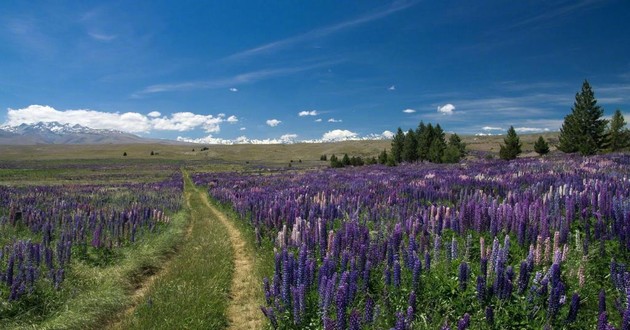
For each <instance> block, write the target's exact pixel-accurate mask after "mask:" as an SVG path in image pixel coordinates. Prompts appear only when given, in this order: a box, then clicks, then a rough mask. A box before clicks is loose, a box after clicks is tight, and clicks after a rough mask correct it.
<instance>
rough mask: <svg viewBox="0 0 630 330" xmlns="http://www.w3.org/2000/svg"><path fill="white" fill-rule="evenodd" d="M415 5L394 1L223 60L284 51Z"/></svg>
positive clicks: (410, 2)
mask: <svg viewBox="0 0 630 330" xmlns="http://www.w3.org/2000/svg"><path fill="white" fill-rule="evenodd" d="M416 3H418V1H396V2H394V3H393V4H392V5H391V6H389V7H387V8H380V9H379V10H377V11H376V12H374V13H370V14H366V15H363V16H359V17H357V18H354V19H351V20H347V21H344V22H341V23H337V24H333V25H329V26H325V27H322V28H319V29H315V30H311V31H309V32H306V33H303V34H300V35H297V36H293V37H290V38H286V39H282V40H276V41H273V42H270V43H267V44H264V45H260V46H257V47H254V48H251V49H248V50H245V51H242V52H239V53H236V54H232V55H230V56H228V57H227V58H225V60H240V59H245V58H248V57H252V56H256V55H258V54H263V53H272V52H275V51H279V50H281V49H285V48H288V47H290V46H293V45H296V44H299V43H302V42H306V41H310V40H314V39H318V38H323V37H326V36H329V35H332V34H334V33H337V32H340V31H343V30H347V29H350V28H353V27H356V26H359V25H363V24H366V23H369V22H371V21H375V20H378V19H381V18H385V17H387V16H389V15H392V14H394V13H397V12H399V11H402V10H404V9H407V8H409V7H411V6H413V5H415V4H416Z"/></svg>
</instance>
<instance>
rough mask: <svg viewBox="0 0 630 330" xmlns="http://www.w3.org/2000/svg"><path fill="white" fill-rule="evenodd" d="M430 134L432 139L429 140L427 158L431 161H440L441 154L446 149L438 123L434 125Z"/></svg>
mask: <svg viewBox="0 0 630 330" xmlns="http://www.w3.org/2000/svg"><path fill="white" fill-rule="evenodd" d="M432 135H433V139H432V140H431V144H430V146H429V154H428V160H429V161H430V162H432V163H441V162H442V155H443V154H444V150H445V149H446V139H445V137H444V131H443V130H442V127H440V124H437V125H435V128H434V129H433V134H432Z"/></svg>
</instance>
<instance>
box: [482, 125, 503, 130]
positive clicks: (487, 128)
mask: <svg viewBox="0 0 630 330" xmlns="http://www.w3.org/2000/svg"><path fill="white" fill-rule="evenodd" d="M481 129H482V130H484V131H502V130H503V128H501V127H493V126H484V127H482V128H481Z"/></svg>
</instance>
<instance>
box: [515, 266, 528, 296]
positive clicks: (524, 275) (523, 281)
mask: <svg viewBox="0 0 630 330" xmlns="http://www.w3.org/2000/svg"><path fill="white" fill-rule="evenodd" d="M528 284H529V266H528V265H527V262H526V261H522V262H521V268H520V269H519V274H518V294H523V292H525V289H527V285H528Z"/></svg>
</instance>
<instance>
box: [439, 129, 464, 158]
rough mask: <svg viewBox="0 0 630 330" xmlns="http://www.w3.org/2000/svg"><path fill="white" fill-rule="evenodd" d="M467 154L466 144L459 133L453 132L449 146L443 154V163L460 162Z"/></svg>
mask: <svg viewBox="0 0 630 330" xmlns="http://www.w3.org/2000/svg"><path fill="white" fill-rule="evenodd" d="M465 155H466V144H465V143H463V142H462V139H461V138H460V137H459V135H457V134H452V135H451V136H450V137H449V139H448V146H447V147H446V149H444V154H443V155H442V162H443V163H458V162H459V161H460V160H461V159H462V158H463V157H464V156H465Z"/></svg>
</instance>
